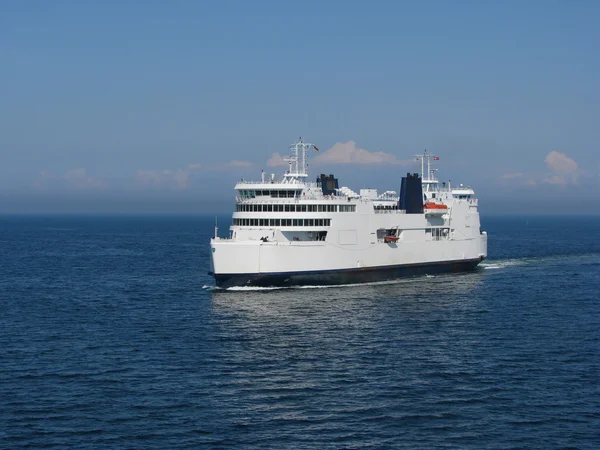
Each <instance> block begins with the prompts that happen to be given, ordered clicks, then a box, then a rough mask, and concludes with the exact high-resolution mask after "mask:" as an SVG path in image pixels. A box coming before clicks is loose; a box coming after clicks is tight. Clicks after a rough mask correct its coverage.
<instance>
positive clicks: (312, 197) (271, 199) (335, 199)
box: [235, 195, 373, 204]
mask: <svg viewBox="0 0 600 450" xmlns="http://www.w3.org/2000/svg"><path fill="white" fill-rule="evenodd" d="M235 199H236V201H237V202H241V201H243V202H244V203H252V204H253V203H260V204H263V203H269V204H273V203H299V202H300V201H301V200H318V201H323V202H340V201H343V202H350V200H353V201H355V202H360V203H369V202H372V201H373V199H370V198H360V197H346V196H345V195H301V196H298V197H252V196H249V195H236V196H235Z"/></svg>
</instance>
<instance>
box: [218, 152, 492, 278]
mask: <svg viewBox="0 0 600 450" xmlns="http://www.w3.org/2000/svg"><path fill="white" fill-rule="evenodd" d="M312 148H314V146H313V145H312V144H309V143H305V142H303V141H302V140H299V141H298V142H295V143H294V144H292V145H291V156H290V157H289V158H288V159H286V161H287V162H288V170H287V171H286V172H285V174H284V175H283V176H282V177H279V178H277V177H276V176H275V175H274V174H271V175H266V174H265V173H264V172H263V173H262V176H261V180H260V181H245V180H241V181H240V182H239V183H237V184H236V186H235V189H236V191H237V196H236V210H235V212H234V213H233V221H232V225H231V227H230V235H229V237H227V238H221V237H218V236H217V232H216V230H215V237H214V238H213V239H211V242H210V246H211V274H212V275H213V276H214V277H215V280H216V283H217V285H218V286H220V287H224V288H227V287H233V286H295V285H330V284H347V283H362V282H374V281H382V280H389V279H395V278H401V277H405V276H414V275H424V274H434V273H440V272H449V271H465V270H472V269H474V268H475V267H476V266H477V264H479V263H480V262H481V261H482V260H483V259H484V258H486V256H487V233H486V232H485V231H481V229H480V221H479V212H478V199H477V198H476V197H475V192H474V191H473V189H471V188H470V187H468V186H467V187H465V186H463V185H459V186H457V187H452V186H451V184H450V182H448V183H446V182H440V181H438V179H437V175H436V173H437V169H435V168H434V167H433V166H434V165H435V163H436V162H437V161H438V160H439V158H438V157H437V156H435V155H432V154H430V153H427V152H424V153H423V154H421V155H418V156H416V158H417V160H418V161H420V163H421V174H418V173H412V174H411V173H407V174H406V176H404V177H402V179H401V185H400V192H399V193H398V192H396V191H393V190H389V191H386V192H384V193H382V194H378V192H377V190H375V189H360V191H359V192H355V191H353V190H352V189H350V188H348V187H346V186H342V187H340V186H339V182H338V179H337V178H335V177H334V175H332V174H330V175H325V174H321V175H320V176H319V177H318V178H317V179H316V180H315V181H309V180H308V173H307V167H308V165H307V158H308V151H309V150H311V149H312Z"/></svg>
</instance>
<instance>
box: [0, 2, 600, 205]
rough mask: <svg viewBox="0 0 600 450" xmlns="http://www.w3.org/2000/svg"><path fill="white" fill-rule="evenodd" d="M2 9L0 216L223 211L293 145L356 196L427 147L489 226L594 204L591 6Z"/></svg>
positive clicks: (382, 183) (597, 40)
mask: <svg viewBox="0 0 600 450" xmlns="http://www.w3.org/2000/svg"><path fill="white" fill-rule="evenodd" d="M0 11H1V14H0V60H1V61H2V69H3V70H1V71H0V82H1V83H2V86H3V87H4V90H3V95H2V101H1V102H0V213H7V212H8V213H15V212H16V213H19V212H26V213H29V212H33V213H65V212H67V213H73V212H85V213H96V212H97V213H103V212H109V213H110V212H115V213H119V212H134V213H149V212H150V213H153V212H156V213H161V212H168V213H173V212H175V213H177V212H182V213H190V212H223V213H227V212H230V211H231V210H232V207H233V201H234V200H233V198H234V195H235V193H234V191H233V186H234V184H235V182H236V181H237V180H239V179H240V178H245V179H258V178H259V177H260V173H261V170H263V169H264V170H265V172H268V173H271V172H273V173H275V174H281V173H282V172H283V171H284V170H285V167H284V166H282V158H283V157H284V156H286V155H287V152H288V145H289V144H290V143H291V142H292V141H293V140H295V139H297V138H298V136H302V137H303V138H304V139H305V140H307V141H310V142H312V143H314V144H316V145H317V147H318V148H319V149H320V151H319V152H314V153H313V154H312V155H311V159H310V161H309V162H310V167H309V171H310V174H311V178H312V177H316V176H317V175H318V174H319V173H321V172H323V173H334V174H336V175H337V176H339V177H340V182H341V184H342V185H347V186H349V187H351V188H352V189H355V190H357V189H360V188H364V187H373V188H377V189H380V190H388V189H395V190H397V189H398V188H399V184H400V177H401V176H402V175H403V174H404V173H406V172H408V171H410V172H414V171H415V170H416V168H417V166H416V165H415V164H414V162H413V161H412V160H411V158H412V155H414V154H415V153H420V152H422V151H423V149H428V150H429V151H431V152H432V153H434V154H436V155H439V156H440V161H439V163H440V165H439V169H440V172H439V176H440V179H443V180H447V179H452V181H453V183H454V182H456V183H464V184H468V185H471V186H473V187H474V189H475V192H476V193H477V195H478V197H479V198H480V202H481V203H480V204H481V211H482V214H485V213H486V212H490V213H491V212H495V213H502V212H507V213H519V212H528V213H552V214H554V213H580V214H582V213H583V214H585V213H596V212H597V211H598V210H599V208H600V200H599V199H598V197H599V196H598V194H599V192H600V189H599V188H600V156H599V154H600V152H598V150H597V148H596V147H597V146H598V142H600V127H598V125H597V123H596V122H597V117H599V116H600V89H599V87H598V81H597V79H598V76H597V74H598V72H599V69H600V61H599V57H598V52H597V49H598V47H599V44H600V31H599V29H598V27H597V24H596V22H597V18H598V17H600V3H597V2H592V1H580V2H576V3H567V2H558V1H544V2H542V1H531V2H527V3H523V2H516V1H507V2H501V3H489V2H475V1H459V2H454V3H449V2H441V1H430V2H421V3H418V2H414V3H409V2H369V3H364V2H337V1H331V2H316V1H304V2H290V3H286V2H275V1H258V2H241V1H222V2H194V1H181V2H176V3H167V2H159V1H149V2H141V1H131V2H116V1H104V2H76V1H66V0H64V1H56V2H42V1H26V2H17V1H10V0H9V1H6V2H3V3H2V5H0Z"/></svg>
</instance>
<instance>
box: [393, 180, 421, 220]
mask: <svg viewBox="0 0 600 450" xmlns="http://www.w3.org/2000/svg"><path fill="white" fill-rule="evenodd" d="M398 209H404V210H405V211H406V214H423V184H422V183H421V177H420V176H419V174H418V173H413V174H410V173H407V174H406V176H405V177H402V184H401V185H400V200H399V201H398Z"/></svg>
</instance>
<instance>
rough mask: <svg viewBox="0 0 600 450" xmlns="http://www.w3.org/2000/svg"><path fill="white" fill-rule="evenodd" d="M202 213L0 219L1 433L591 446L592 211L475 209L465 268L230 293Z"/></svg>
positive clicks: (35, 440) (141, 444) (15, 437)
mask: <svg viewBox="0 0 600 450" xmlns="http://www.w3.org/2000/svg"><path fill="white" fill-rule="evenodd" d="M213 220H214V219H213V218H209V217H175V216H173V217H159V216H154V217H153V216H148V217H141V216H138V217H118V216H115V217H109V216H96V217H94V216H87V217H77V216H63V217H61V216H56V217H52V216H3V217H0V447H1V448H7V449H17V448H66V447H77V448H94V449H96V448H143V449H167V448H169V449H171V448H173V449H176V448H199V447H206V448H227V447H234V448H257V449H258V448H261V449H262V448H275V449H284V448H319V449H326V448H353V449H354V448H473V449H481V448H544V449H548V448H580V449H584V448H589V449H596V448H600V295H599V292H600V240H599V238H598V237H599V236H600V218H599V217H597V216H596V217H583V216H582V217H484V220H483V228H484V229H486V230H487V231H488V232H489V254H490V258H489V260H487V261H485V262H484V263H483V264H482V265H481V266H480V268H479V269H478V270H477V271H476V272H474V273H468V274H462V275H447V276H436V277H421V278H413V279H408V280H402V281H396V282H388V283H379V284H372V285H362V286H345V287H328V288H310V287H307V288H301V289H298V288H296V289H272V290H248V289H241V290H234V291H223V290H215V289H214V287H213V285H214V283H213V281H212V280H211V279H210V277H209V276H208V275H207V274H206V273H207V271H208V268H209V262H208V255H209V252H208V250H209V249H208V239H209V237H210V235H211V234H212V232H213V228H212V225H213ZM227 221H228V219H227V218H222V219H221V221H220V222H221V223H222V224H224V223H227Z"/></svg>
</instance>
